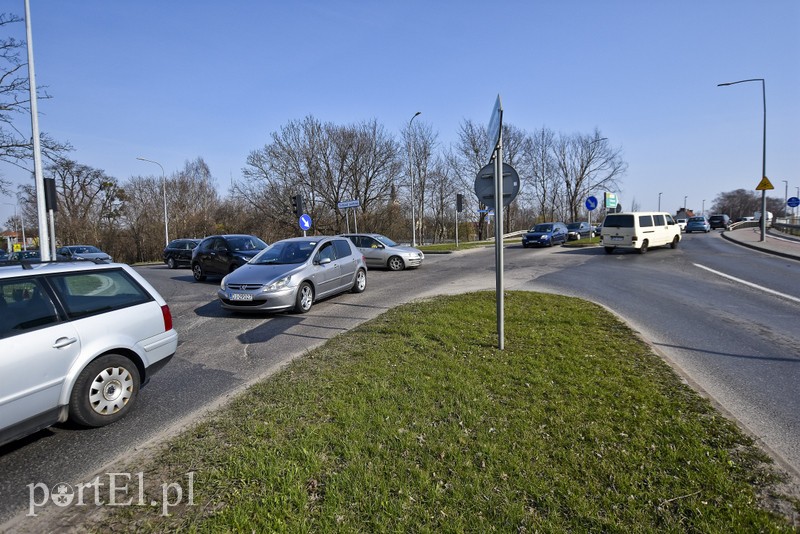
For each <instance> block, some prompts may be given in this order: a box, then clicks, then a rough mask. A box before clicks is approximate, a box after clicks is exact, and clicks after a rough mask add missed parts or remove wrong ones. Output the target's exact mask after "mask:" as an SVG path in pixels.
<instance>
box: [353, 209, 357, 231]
mask: <svg viewBox="0 0 800 534" xmlns="http://www.w3.org/2000/svg"><path fill="white" fill-rule="evenodd" d="M356 209H358V208H353V224H354V225H355V226H356V233H358V213H357V212H356Z"/></svg>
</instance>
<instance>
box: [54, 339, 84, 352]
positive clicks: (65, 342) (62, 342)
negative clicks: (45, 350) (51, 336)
mask: <svg viewBox="0 0 800 534" xmlns="http://www.w3.org/2000/svg"><path fill="white" fill-rule="evenodd" d="M77 341H78V338H76V337H60V338H58V339H57V340H56V342H55V343H53V348H54V349H63V348H64V347H69V346H70V345H72V344H73V343H76V342H77Z"/></svg>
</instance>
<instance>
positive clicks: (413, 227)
mask: <svg viewBox="0 0 800 534" xmlns="http://www.w3.org/2000/svg"><path fill="white" fill-rule="evenodd" d="M418 115H422V112H421V111H417V112H416V113H414V116H413V117H411V120H410V121H408V141H409V143H408V144H409V150H408V157H409V162H408V174H409V176H410V177H411V246H412V247H416V246H417V217H416V213H415V210H414V138H413V135H412V130H411V123H412V122H414V119H416V118H417V116H418Z"/></svg>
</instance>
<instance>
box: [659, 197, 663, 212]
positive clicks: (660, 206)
mask: <svg viewBox="0 0 800 534" xmlns="http://www.w3.org/2000/svg"><path fill="white" fill-rule="evenodd" d="M663 194H664V193H659V194H658V211H661V195H663Z"/></svg>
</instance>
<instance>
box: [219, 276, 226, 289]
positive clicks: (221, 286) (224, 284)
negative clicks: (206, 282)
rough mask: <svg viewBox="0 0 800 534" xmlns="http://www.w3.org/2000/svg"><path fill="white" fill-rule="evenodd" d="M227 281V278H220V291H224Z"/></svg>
mask: <svg viewBox="0 0 800 534" xmlns="http://www.w3.org/2000/svg"><path fill="white" fill-rule="evenodd" d="M227 281H228V277H227V276H224V277H223V278H222V281H221V282H220V283H219V288H220V289H221V290H223V291H225V288H226V282H227Z"/></svg>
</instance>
